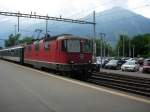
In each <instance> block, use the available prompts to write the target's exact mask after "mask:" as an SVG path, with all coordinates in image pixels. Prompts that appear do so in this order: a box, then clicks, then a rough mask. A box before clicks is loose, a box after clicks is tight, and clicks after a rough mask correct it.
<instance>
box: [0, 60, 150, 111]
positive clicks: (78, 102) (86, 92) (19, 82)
mask: <svg viewBox="0 0 150 112" xmlns="http://www.w3.org/2000/svg"><path fill="white" fill-rule="evenodd" d="M0 112H150V98H147V97H140V96H138V95H133V94H127V93H123V92H119V91H115V90H112V89H108V88H104V87H101V86H96V85H93V84H89V83H86V82H82V81H78V80H74V79H69V78H65V77H61V76H56V75H54V74H51V73H46V72H43V71H39V70H36V69H32V68H29V67H25V66H22V65H18V64H14V63H10V62H7V61H3V60H0Z"/></svg>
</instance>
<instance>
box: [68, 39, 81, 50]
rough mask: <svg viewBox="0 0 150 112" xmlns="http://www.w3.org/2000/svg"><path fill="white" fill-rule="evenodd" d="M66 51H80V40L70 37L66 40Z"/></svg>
mask: <svg viewBox="0 0 150 112" xmlns="http://www.w3.org/2000/svg"><path fill="white" fill-rule="evenodd" d="M67 51H68V52H80V40H76V39H70V40H67Z"/></svg>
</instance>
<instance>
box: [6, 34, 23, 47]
mask: <svg viewBox="0 0 150 112" xmlns="http://www.w3.org/2000/svg"><path fill="white" fill-rule="evenodd" d="M20 36H21V34H17V35H13V34H10V35H9V37H8V39H7V40H5V47H10V46H14V45H17V44H18V43H19V38H20Z"/></svg>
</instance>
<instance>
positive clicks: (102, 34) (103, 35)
mask: <svg viewBox="0 0 150 112" xmlns="http://www.w3.org/2000/svg"><path fill="white" fill-rule="evenodd" d="M105 35H106V34H105V33H99V36H100V40H101V54H100V55H101V68H102V58H103V38H104V37H105Z"/></svg>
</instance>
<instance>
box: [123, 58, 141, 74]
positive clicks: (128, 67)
mask: <svg viewBox="0 0 150 112" xmlns="http://www.w3.org/2000/svg"><path fill="white" fill-rule="evenodd" d="M121 70H122V71H134V72H136V71H138V70H139V64H138V63H137V62H136V61H127V62H126V63H124V64H123V65H122V66H121Z"/></svg>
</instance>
